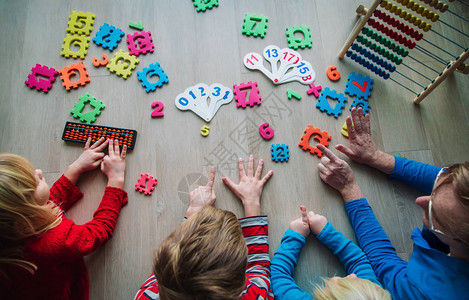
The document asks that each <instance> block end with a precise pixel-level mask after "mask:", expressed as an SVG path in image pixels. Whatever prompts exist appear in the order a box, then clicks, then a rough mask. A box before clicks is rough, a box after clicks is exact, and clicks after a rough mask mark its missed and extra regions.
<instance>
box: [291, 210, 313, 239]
mask: <svg viewBox="0 0 469 300" xmlns="http://www.w3.org/2000/svg"><path fill="white" fill-rule="evenodd" d="M300 210H301V218H298V219H295V220H293V221H291V222H290V229H291V230H294V231H296V232H298V233H299V234H301V235H302V236H304V237H307V236H308V234H309V233H310V232H311V231H310V229H309V224H308V214H307V213H306V207H305V206H304V205H301V206H300Z"/></svg>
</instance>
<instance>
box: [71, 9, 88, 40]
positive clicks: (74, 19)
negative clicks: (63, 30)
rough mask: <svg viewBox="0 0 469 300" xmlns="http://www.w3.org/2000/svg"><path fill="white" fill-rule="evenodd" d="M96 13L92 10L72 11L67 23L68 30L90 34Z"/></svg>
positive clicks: (80, 33)
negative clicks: (91, 11)
mask: <svg viewBox="0 0 469 300" xmlns="http://www.w3.org/2000/svg"><path fill="white" fill-rule="evenodd" d="M94 18H95V15H94V14H92V13H90V12H86V13H85V12H82V11H80V12H76V11H72V14H71V15H70V16H69V19H70V20H69V21H68V23H67V26H68V27H67V32H69V33H76V34H79V35H90V33H91V31H93V24H94Z"/></svg>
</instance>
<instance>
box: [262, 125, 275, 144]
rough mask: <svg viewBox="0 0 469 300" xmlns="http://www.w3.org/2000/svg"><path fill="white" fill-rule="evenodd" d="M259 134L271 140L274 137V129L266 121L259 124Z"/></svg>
mask: <svg viewBox="0 0 469 300" xmlns="http://www.w3.org/2000/svg"><path fill="white" fill-rule="evenodd" d="M259 134H260V135H261V136H262V138H263V139H265V140H270V139H271V138H273V137H274V130H273V129H272V128H270V127H269V123H264V124H262V125H261V126H259Z"/></svg>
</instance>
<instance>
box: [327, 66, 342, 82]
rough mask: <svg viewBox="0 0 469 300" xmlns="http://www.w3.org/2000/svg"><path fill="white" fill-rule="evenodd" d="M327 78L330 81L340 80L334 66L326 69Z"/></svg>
mask: <svg viewBox="0 0 469 300" xmlns="http://www.w3.org/2000/svg"><path fill="white" fill-rule="evenodd" d="M327 78H329V79H330V80H332V81H337V80H339V79H340V73H339V71H337V67H336V66H330V67H329V68H328V69H327Z"/></svg>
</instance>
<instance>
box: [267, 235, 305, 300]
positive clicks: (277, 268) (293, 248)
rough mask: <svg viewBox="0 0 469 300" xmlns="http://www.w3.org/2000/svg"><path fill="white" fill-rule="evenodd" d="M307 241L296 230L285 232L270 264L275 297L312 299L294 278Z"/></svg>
mask: <svg viewBox="0 0 469 300" xmlns="http://www.w3.org/2000/svg"><path fill="white" fill-rule="evenodd" d="M305 241H306V239H305V237H304V236H302V235H301V234H299V233H298V232H296V231H294V230H291V229H288V230H287V231H286V232H285V235H284V236H283V238H282V243H281V244H280V247H279V248H278V250H277V251H276V252H275V254H274V257H273V258H272V263H271V266H270V267H271V281H272V290H273V292H274V295H275V299H279V300H281V299H308V300H311V299H312V297H311V295H310V294H308V293H306V292H303V291H302V290H301V288H300V287H299V286H298V285H297V284H296V282H295V280H294V279H293V273H294V272H295V267H296V263H297V261H298V256H299V255H300V252H301V249H302V248H303V246H304V245H305Z"/></svg>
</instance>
